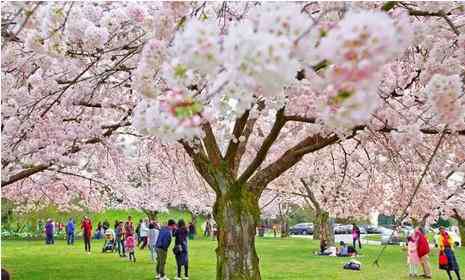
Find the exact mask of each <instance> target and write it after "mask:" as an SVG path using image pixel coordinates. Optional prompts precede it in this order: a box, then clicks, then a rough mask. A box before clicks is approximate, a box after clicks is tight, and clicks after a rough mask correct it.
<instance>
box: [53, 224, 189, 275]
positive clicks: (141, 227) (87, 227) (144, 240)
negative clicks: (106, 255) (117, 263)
mask: <svg viewBox="0 0 465 280" xmlns="http://www.w3.org/2000/svg"><path fill="white" fill-rule="evenodd" d="M54 227H55V226H54V223H53V221H52V219H48V220H47V223H46V225H45V237H46V244H54ZM80 228H81V230H82V237H83V240H84V248H85V251H86V252H87V253H88V254H90V252H91V240H92V236H93V232H92V229H93V227H92V221H91V219H90V218H89V217H87V216H85V217H84V219H83V220H82V222H81V226H80ZM102 232H103V233H102ZM74 235H75V224H74V220H73V219H72V218H70V219H69V220H68V223H67V225H66V239H67V244H68V245H73V244H74ZM95 235H96V236H95V237H97V238H98V239H99V238H101V237H102V236H105V242H104V245H103V246H104V248H105V247H106V246H107V244H108V242H111V243H112V245H113V246H114V247H113V248H114V251H115V252H117V253H118V254H119V256H120V257H128V258H129V260H130V261H132V262H136V256H135V249H136V247H138V248H139V249H141V250H143V249H144V248H146V247H147V248H148V249H149V251H150V258H151V260H152V262H154V263H156V266H155V274H156V276H155V278H156V279H161V280H167V279H168V278H167V277H166V272H165V266H166V259H167V256H168V249H169V247H170V245H171V241H172V237H174V247H173V253H174V255H175V259H176V265H177V273H176V277H175V278H174V279H189V268H188V267H189V260H188V241H187V240H188V239H194V236H195V225H194V224H193V223H190V224H189V225H186V223H185V221H184V220H182V219H180V220H179V221H178V222H177V223H176V222H175V221H174V220H172V219H170V220H169V221H168V223H167V224H166V225H165V226H162V227H161V226H160V225H159V224H158V223H157V221H155V220H149V219H142V220H140V222H139V224H138V225H137V226H136V227H135V226H134V223H133V221H132V217H131V216H128V219H127V221H125V222H123V221H118V220H116V221H115V224H114V229H111V228H110V224H109V223H108V222H107V221H104V222H103V224H102V223H98V225H97V231H96V233H95ZM107 237H108V238H107ZM136 240H137V241H136ZM136 242H137V244H136ZM102 252H105V250H104V249H103V250H102ZM182 268H184V277H183V278H181V274H182V273H181V272H182Z"/></svg>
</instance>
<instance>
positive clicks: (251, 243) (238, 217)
mask: <svg viewBox="0 0 465 280" xmlns="http://www.w3.org/2000/svg"><path fill="white" fill-rule="evenodd" d="M219 189H221V190H222V191H221V193H220V192H217V197H216V202H215V206H214V208H213V215H214V217H215V220H216V223H217V226H218V236H217V238H218V248H217V249H216V255H217V275H216V279H217V280H260V279H261V278H260V270H259V260H258V256H257V252H256V251H255V234H256V226H257V224H258V222H259V219H260V208H259V206H258V195H257V194H255V193H253V192H251V191H249V190H247V188H246V187H245V186H238V185H234V186H226V187H223V188H219Z"/></svg>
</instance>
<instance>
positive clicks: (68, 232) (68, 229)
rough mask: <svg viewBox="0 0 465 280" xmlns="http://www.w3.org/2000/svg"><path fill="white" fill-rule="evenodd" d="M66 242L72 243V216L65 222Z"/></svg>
mask: <svg viewBox="0 0 465 280" xmlns="http://www.w3.org/2000/svg"><path fill="white" fill-rule="evenodd" d="M66 242H67V243H68V245H73V244H74V220H73V219H72V218H70V219H69V220H68V223H67V224H66Z"/></svg>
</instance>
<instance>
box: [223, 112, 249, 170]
mask: <svg viewBox="0 0 465 280" xmlns="http://www.w3.org/2000/svg"><path fill="white" fill-rule="evenodd" d="M249 113H250V111H249V110H247V111H245V113H244V114H242V116H241V117H240V118H239V119H237V120H236V122H235V123H234V129H233V137H234V138H235V140H236V141H234V139H231V141H229V144H228V148H227V150H226V155H225V156H224V158H225V160H226V161H227V162H228V164H229V166H232V165H233V163H234V158H235V156H236V152H237V149H238V147H239V141H238V139H239V137H240V136H241V135H242V132H243V131H244V128H245V126H246V124H247V120H248V119H249Z"/></svg>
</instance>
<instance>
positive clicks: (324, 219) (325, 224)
mask: <svg viewBox="0 0 465 280" xmlns="http://www.w3.org/2000/svg"><path fill="white" fill-rule="evenodd" d="M319 216H320V217H319V220H318V221H319V227H320V239H321V238H324V239H325V240H326V242H327V244H328V246H334V245H335V239H334V229H333V227H332V226H331V223H330V220H329V213H328V212H326V211H321V213H320V215H319ZM323 235H324V236H323Z"/></svg>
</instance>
